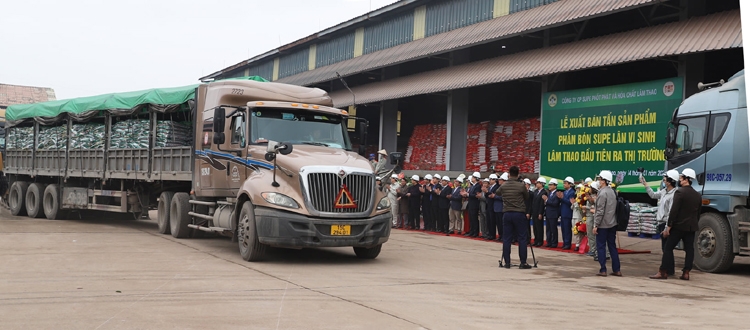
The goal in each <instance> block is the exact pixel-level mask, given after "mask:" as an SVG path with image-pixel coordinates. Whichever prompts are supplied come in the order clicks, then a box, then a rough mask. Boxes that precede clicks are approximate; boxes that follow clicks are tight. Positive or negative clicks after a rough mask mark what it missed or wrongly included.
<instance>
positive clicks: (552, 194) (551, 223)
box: [542, 179, 561, 248]
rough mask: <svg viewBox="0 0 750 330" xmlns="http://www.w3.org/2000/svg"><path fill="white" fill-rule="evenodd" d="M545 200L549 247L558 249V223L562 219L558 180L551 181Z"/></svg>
mask: <svg viewBox="0 0 750 330" xmlns="http://www.w3.org/2000/svg"><path fill="white" fill-rule="evenodd" d="M542 198H544V202H545V215H546V218H547V245H546V247H548V248H556V247H557V244H558V241H557V236H558V234H557V221H558V220H559V219H560V204H561V200H560V197H559V196H558V195H557V180H555V179H552V180H549V192H548V193H547V195H546V197H542Z"/></svg>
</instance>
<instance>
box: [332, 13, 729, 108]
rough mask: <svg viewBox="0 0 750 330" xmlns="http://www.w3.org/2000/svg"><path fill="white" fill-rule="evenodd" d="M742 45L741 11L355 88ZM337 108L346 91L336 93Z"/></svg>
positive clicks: (485, 78)
mask: <svg viewBox="0 0 750 330" xmlns="http://www.w3.org/2000/svg"><path fill="white" fill-rule="evenodd" d="M739 47H742V28H741V25H740V11H739V10H732V11H727V12H722V13H718V14H713V15H708V16H702V17H694V18H691V19H690V20H687V21H682V22H675V23H668V24H663V25H658V26H653V27H647V28H642V29H638V30H633V31H628V32H622V33H617V34H612V35H607V36H603V37H597V38H591V39H586V40H582V41H578V42H572V43H568V44H562V45H557V46H552V47H549V48H542V49H535V50H530V51H526V52H522V53H516V54H512V55H508V56H501V57H496V58H492V59H487V60H483V61H477V62H472V63H469V64H464V65H458V66H454V67H449V68H445V69H439V70H434V71H429V72H424V73H419V74H414V75H411V76H406V77H401V78H396V79H393V80H387V81H384V82H376V83H371V84H367V85H363V86H358V87H355V88H353V91H354V93H355V94H356V95H357V101H358V102H357V103H360V104H361V103H369V102H378V101H383V100H391V99H397V98H402V97H409V96H414V95H420V94H429V93H436V92H442V91H447V90H453V89H461V88H467V87H473V86H479V85H486V84H493V83H498V82H504V81H512V80H518V79H522V78H530V77H537V76H545V75H550V74H555V73H558V72H569V71H577V70H583V69H590V68H595V67H600V66H607V65H615V64H620V63H626V62H633V61H639V60H644V59H650V58H657V57H664V56H674V55H682V54H690V53H700V52H706V51H712V50H720V49H729V48H739ZM331 98H332V99H333V102H334V105H335V106H336V107H342V106H348V105H350V104H351V100H352V98H351V94H349V91H347V90H341V91H336V92H333V93H331Z"/></svg>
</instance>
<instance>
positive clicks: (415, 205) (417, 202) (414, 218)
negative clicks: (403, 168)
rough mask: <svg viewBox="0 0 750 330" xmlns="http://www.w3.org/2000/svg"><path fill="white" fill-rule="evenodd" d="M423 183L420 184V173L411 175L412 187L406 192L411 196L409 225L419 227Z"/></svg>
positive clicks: (411, 227)
mask: <svg viewBox="0 0 750 330" xmlns="http://www.w3.org/2000/svg"><path fill="white" fill-rule="evenodd" d="M422 190H423V189H422V185H420V184H419V175H416V174H415V175H412V176H411V187H409V190H407V192H406V197H407V198H409V227H410V229H419V214H420V212H419V211H420V210H419V208H420V206H421V205H422Z"/></svg>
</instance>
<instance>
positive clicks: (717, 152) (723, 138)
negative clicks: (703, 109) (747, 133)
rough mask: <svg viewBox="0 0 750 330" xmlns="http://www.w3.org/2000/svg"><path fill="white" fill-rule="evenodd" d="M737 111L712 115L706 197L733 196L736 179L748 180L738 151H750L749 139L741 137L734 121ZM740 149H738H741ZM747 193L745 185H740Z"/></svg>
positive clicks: (707, 155)
mask: <svg viewBox="0 0 750 330" xmlns="http://www.w3.org/2000/svg"><path fill="white" fill-rule="evenodd" d="M733 114H736V111H726V112H717V111H714V112H711V115H710V117H709V118H710V119H709V127H708V145H707V146H708V151H707V152H706V177H705V183H704V185H703V194H706V195H717V194H721V195H724V194H732V193H734V191H733V190H734V189H732V188H733V182H735V181H736V180H737V179H740V180H741V181H742V180H743V179H744V180H747V178H746V176H745V175H742V174H743V171H742V167H741V166H742V165H741V164H742V162H741V161H737V157H743V155H742V153H735V151H736V150H748V149H747V140H746V139H742V138H740V137H739V136H740V135H739V134H738V132H737V130H736V128H737V127H736V124H737V123H738V122H737V120H736V118H732V117H733ZM738 147H739V148H738ZM737 188H739V189H740V190H741V191H742V192H745V191H744V190H746V185H744V184H739V185H737Z"/></svg>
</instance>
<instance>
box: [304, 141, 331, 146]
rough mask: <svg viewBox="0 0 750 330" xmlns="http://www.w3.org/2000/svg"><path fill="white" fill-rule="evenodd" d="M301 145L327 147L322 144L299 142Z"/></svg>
mask: <svg viewBox="0 0 750 330" xmlns="http://www.w3.org/2000/svg"><path fill="white" fill-rule="evenodd" d="M300 143H301V144H309V145H311V146H320V147H327V146H328V145H327V144H325V143H323V142H300Z"/></svg>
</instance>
